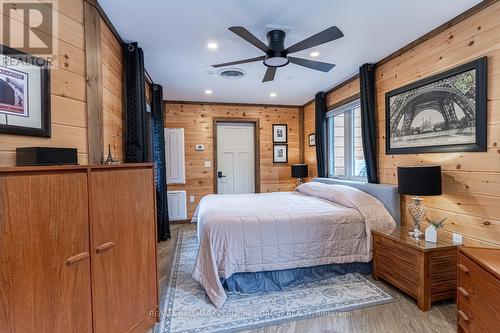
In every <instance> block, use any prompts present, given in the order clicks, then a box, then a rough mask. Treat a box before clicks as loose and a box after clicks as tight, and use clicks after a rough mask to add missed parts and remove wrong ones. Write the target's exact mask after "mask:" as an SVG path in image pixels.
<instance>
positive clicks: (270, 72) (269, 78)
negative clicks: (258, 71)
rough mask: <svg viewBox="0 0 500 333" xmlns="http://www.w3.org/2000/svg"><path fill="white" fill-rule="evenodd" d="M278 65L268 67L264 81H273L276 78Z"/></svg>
mask: <svg viewBox="0 0 500 333" xmlns="http://www.w3.org/2000/svg"><path fill="white" fill-rule="evenodd" d="M276 69H277V67H267V71H266V74H265V75H264V78H263V79H262V82H267V81H272V80H274V75H275V74H276Z"/></svg>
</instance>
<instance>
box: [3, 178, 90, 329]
mask: <svg viewBox="0 0 500 333" xmlns="http://www.w3.org/2000/svg"><path fill="white" fill-rule="evenodd" d="M87 199H88V193H87V175H86V172H85V171H83V172H81V171H76V172H58V173H55V172H37V173H35V172H33V173H29V172H27V173H17V172H16V173H13V174H8V173H4V174H2V175H0V332H9V333H31V332H33V333H35V332H36V333H45V332H47V333H58V332H60V333H67V332H81V333H88V332H91V331H92V313H91V295H90V258H89V231H88V215H87V214H88V206H87Z"/></svg>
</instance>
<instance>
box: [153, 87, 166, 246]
mask: <svg viewBox="0 0 500 333" xmlns="http://www.w3.org/2000/svg"><path fill="white" fill-rule="evenodd" d="M151 114H152V117H153V128H152V133H151V136H152V144H153V160H154V162H155V184H156V209H157V214H156V215H157V225H158V240H159V241H163V240H167V239H169V238H170V225H169V220H168V204H167V177H166V162H165V132H164V130H163V128H164V127H165V126H164V123H163V114H164V110H163V88H162V86H160V85H158V84H153V89H152V101H151Z"/></svg>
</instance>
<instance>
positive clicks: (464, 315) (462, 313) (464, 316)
mask: <svg viewBox="0 0 500 333" xmlns="http://www.w3.org/2000/svg"><path fill="white" fill-rule="evenodd" d="M458 315H459V316H460V317H461V318H462V319H463V320H464V321H465V322H466V323H469V317H467V315H466V314H465V312H463V311H462V310H458Z"/></svg>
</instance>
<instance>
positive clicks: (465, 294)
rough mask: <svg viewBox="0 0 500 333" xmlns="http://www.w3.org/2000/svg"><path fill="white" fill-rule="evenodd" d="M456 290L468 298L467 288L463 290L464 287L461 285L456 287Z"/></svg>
mask: <svg viewBox="0 0 500 333" xmlns="http://www.w3.org/2000/svg"><path fill="white" fill-rule="evenodd" d="M458 291H459V292H460V293H461V294H462V295H463V296H464V297H465V298H469V293H468V292H467V290H465V288H463V287H458Z"/></svg>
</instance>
